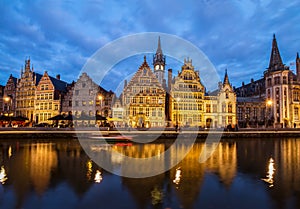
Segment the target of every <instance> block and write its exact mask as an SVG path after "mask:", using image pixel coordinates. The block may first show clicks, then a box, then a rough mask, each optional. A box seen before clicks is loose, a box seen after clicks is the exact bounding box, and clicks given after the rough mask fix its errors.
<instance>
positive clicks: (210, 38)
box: [0, 0, 300, 90]
mask: <svg viewBox="0 0 300 209" xmlns="http://www.w3.org/2000/svg"><path fill="white" fill-rule="evenodd" d="M299 11H300V1H298V0H290V1H284V0H214V1H211V0H195V1H192V0H185V1H174V0H167V1H159V0H158V1H156V0H145V1H140V0H127V1H115V0H111V1H104V0H78V1H71V0H68V1H67V0H53V1H42V0H35V1H31V0H28V1H23V0H19V1H18V0H15V1H9V0H1V1H0V25H1V27H0V84H2V85H5V84H6V81H7V79H8V77H9V75H10V74H12V75H13V76H15V77H18V78H19V77H20V72H21V68H22V67H23V66H24V60H25V59H26V58H28V57H29V56H30V59H31V64H33V66H34V70H35V71H36V72H38V73H41V74H42V73H43V72H44V71H45V70H47V71H48V73H49V74H50V75H52V76H55V75H56V74H61V79H62V80H65V81H67V82H71V81H72V80H77V78H78V76H79V73H80V71H81V69H82V67H83V66H84V64H85V63H86V62H87V60H88V59H89V58H90V57H91V56H92V55H93V54H94V53H95V52H96V51H97V50H98V49H100V48H101V47H103V46H105V45H106V44H108V43H110V42H111V41H114V40H116V39H118V38H121V37H123V36H127V35H132V34H136V33H143V32H159V33H165V34H171V35H176V36H178V37H180V38H182V39H185V40H187V41H189V42H191V43H192V44H194V45H195V46H196V47H198V48H199V49H200V50H202V51H203V53H204V54H205V55H206V56H207V57H208V58H209V60H210V61H211V62H212V64H213V65H214V66H215V68H216V70H217V73H218V74H219V76H220V77H221V79H222V78H223V76H224V71H225V69H226V68H227V69H228V74H229V79H230V82H231V83H232V84H233V86H236V87H238V86H240V85H241V83H242V81H245V83H248V82H249V81H250V79H251V78H254V79H259V78H261V77H262V75H263V72H264V70H265V69H266V68H267V67H268V63H269V57H270V52H271V44H272V38H273V34H274V33H275V34H276V38H277V42H278V46H279V50H280V52H281V56H282V59H283V62H284V63H285V64H286V65H288V66H290V68H291V69H292V70H293V71H295V65H293V63H294V62H295V57H296V53H297V51H300V12H299ZM156 47H157V43H154V44H153V52H155V50H156ZM162 49H163V50H164V40H162ZM151 56H152V55H147V60H148V63H149V64H152V60H151ZM142 57H143V55H141V56H135V57H133V58H132V59H129V61H127V62H125V61H122V62H120V63H118V64H117V65H116V66H115V67H114V69H113V70H112V74H111V75H112V76H111V78H109V79H107V78H106V79H105V80H104V81H103V83H102V84H101V85H102V86H103V87H104V88H106V89H108V90H109V89H112V90H116V88H117V86H118V85H119V84H120V82H121V81H122V80H123V79H124V78H125V77H127V76H129V75H130V74H132V73H134V72H135V71H136V70H137V69H138V67H139V65H140V64H141V63H142V62H143V58H142ZM168 61H169V63H168ZM167 64H168V68H169V67H171V68H173V72H176V73H177V71H178V70H179V69H180V66H181V63H179V62H177V63H176V61H174V60H172V59H168V58H167ZM151 67H152V66H151ZM199 70H200V74H201V67H200V69H199Z"/></svg>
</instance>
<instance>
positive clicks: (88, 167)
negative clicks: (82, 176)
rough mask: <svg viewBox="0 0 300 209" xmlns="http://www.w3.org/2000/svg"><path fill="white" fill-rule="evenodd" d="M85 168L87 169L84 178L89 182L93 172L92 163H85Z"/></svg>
mask: <svg viewBox="0 0 300 209" xmlns="http://www.w3.org/2000/svg"><path fill="white" fill-rule="evenodd" d="M86 168H87V172H86V177H87V179H88V180H91V178H92V172H93V169H92V168H93V164H92V161H91V160H89V161H87V162H86Z"/></svg>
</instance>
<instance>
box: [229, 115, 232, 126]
mask: <svg viewBox="0 0 300 209" xmlns="http://www.w3.org/2000/svg"><path fill="white" fill-rule="evenodd" d="M228 124H232V116H228Z"/></svg>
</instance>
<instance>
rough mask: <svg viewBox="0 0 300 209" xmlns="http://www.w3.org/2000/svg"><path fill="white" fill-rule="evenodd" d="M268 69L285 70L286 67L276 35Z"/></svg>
mask: <svg viewBox="0 0 300 209" xmlns="http://www.w3.org/2000/svg"><path fill="white" fill-rule="evenodd" d="M268 69H269V70H270V71H276V70H284V65H283V63H282V59H281V56H280V52H279V49H278V45H277V41H276V37H275V34H273V41H272V50H271V56H270V62H269V68H268Z"/></svg>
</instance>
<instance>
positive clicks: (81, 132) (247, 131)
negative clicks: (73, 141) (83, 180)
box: [0, 127, 300, 139]
mask: <svg viewBox="0 0 300 209" xmlns="http://www.w3.org/2000/svg"><path fill="white" fill-rule="evenodd" d="M220 134H222V138H256V137H257V138H261V137H262V138H282V137H300V128H280V129H275V128H267V129H265V128H258V129H254V128H244V129H239V130H238V131H226V130H222V129H202V130H195V129H189V128H186V129H184V128H183V129H181V130H180V131H176V130H175V129H173V128H166V129H149V130H146V129H140V130H137V129H131V130H128V129H107V128H101V129H100V130H99V129H96V128H76V129H74V128H41V127H37V128H0V139H7V138H20V139H21V138H70V137H73V138H77V137H78V136H86V137H87V138H89V137H93V136H103V137H106V136H116V135H125V136H126V135H127V136H128V135H129V136H139V137H149V136H151V137H156V138H177V136H178V135H180V136H183V137H184V136H186V137H189V136H191V135H192V136H197V138H199V139H203V138H206V137H207V136H208V135H210V136H214V135H216V136H219V135H220Z"/></svg>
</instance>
